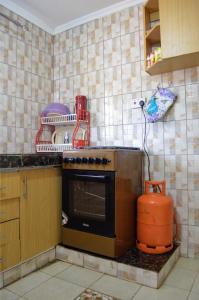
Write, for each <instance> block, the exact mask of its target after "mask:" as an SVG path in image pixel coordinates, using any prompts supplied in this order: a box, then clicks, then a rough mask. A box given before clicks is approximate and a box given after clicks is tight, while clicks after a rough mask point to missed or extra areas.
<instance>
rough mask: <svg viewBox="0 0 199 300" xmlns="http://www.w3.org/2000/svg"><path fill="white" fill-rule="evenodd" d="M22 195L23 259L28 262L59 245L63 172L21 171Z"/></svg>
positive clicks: (51, 170)
mask: <svg viewBox="0 0 199 300" xmlns="http://www.w3.org/2000/svg"><path fill="white" fill-rule="evenodd" d="M21 193H22V195H21V202H20V218H21V219H20V225H21V226H20V233H21V259H22V260H25V259H27V258H30V257H32V256H34V255H37V254H39V253H41V252H43V251H45V250H47V249H49V248H51V247H53V246H55V245H57V244H58V243H59V242H60V236H61V172H60V170H59V169H55V168H54V169H53V168H52V169H39V170H30V171H26V172H22V174H21Z"/></svg>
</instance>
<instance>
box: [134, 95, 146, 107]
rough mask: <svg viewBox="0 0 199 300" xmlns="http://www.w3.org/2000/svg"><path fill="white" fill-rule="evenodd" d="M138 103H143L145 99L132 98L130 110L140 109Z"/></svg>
mask: <svg viewBox="0 0 199 300" xmlns="http://www.w3.org/2000/svg"><path fill="white" fill-rule="evenodd" d="M140 101H144V103H145V102H146V98H144V97H143V98H134V99H132V108H133V109H135V108H141V106H140Z"/></svg>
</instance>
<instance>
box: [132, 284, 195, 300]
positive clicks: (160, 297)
mask: <svg viewBox="0 0 199 300" xmlns="http://www.w3.org/2000/svg"><path fill="white" fill-rule="evenodd" d="M188 294H189V291H186V290H182V289H178V288H174V287H170V286H163V287H161V288H160V289H152V288H149V287H145V286H143V287H142V288H141V289H140V290H139V291H138V293H137V294H136V296H135V297H134V298H133V300H169V299H170V300H186V299H187V296H188Z"/></svg>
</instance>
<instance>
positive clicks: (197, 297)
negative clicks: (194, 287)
mask: <svg viewBox="0 0 199 300" xmlns="http://www.w3.org/2000/svg"><path fill="white" fill-rule="evenodd" d="M188 300H199V294H198V293H194V292H191V293H190V295H189V298H188Z"/></svg>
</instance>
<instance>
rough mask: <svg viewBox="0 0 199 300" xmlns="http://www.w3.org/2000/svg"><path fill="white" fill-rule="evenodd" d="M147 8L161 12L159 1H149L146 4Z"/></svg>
mask: <svg viewBox="0 0 199 300" xmlns="http://www.w3.org/2000/svg"><path fill="white" fill-rule="evenodd" d="M145 8H147V9H148V10H150V11H156V10H159V3H158V0H148V1H147V2H146V3H145Z"/></svg>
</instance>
